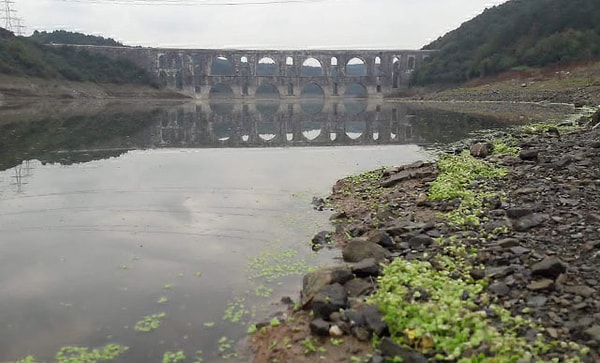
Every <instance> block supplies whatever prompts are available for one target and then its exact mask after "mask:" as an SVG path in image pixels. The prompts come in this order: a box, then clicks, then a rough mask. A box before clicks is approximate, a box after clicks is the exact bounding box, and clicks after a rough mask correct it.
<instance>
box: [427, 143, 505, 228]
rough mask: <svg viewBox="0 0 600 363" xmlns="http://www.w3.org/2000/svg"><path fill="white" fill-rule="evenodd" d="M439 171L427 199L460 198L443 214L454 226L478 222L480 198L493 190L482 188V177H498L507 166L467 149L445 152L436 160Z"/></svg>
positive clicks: (444, 199)
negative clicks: (449, 210) (452, 152)
mask: <svg viewBox="0 0 600 363" xmlns="http://www.w3.org/2000/svg"><path fill="white" fill-rule="evenodd" d="M438 169H439V175H438V177H437V178H436V180H434V181H433V182H432V183H431V186H430V188H429V195H428V197H429V199H430V200H433V201H452V200H454V199H458V200H460V205H459V206H458V207H457V208H455V209H454V210H452V211H451V212H448V213H446V214H445V217H446V218H447V220H448V222H449V223H450V224H451V225H454V226H460V227H467V226H472V227H473V226H479V224H480V223H481V216H482V214H483V202H484V200H485V199H486V198H493V197H494V196H496V193H494V192H491V191H486V190H485V185H486V181H487V180H490V179H496V178H501V177H503V176H505V175H506V174H507V172H508V171H507V169H505V168H500V167H497V166H495V165H493V164H491V163H489V162H486V161H484V160H480V159H476V158H474V157H472V156H471V155H469V153H468V152H467V151H465V152H463V153H462V154H460V155H447V156H445V157H443V158H442V159H440V160H439V161H438Z"/></svg>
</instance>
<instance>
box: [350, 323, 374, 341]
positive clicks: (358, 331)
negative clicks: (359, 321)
mask: <svg viewBox="0 0 600 363" xmlns="http://www.w3.org/2000/svg"><path fill="white" fill-rule="evenodd" d="M351 332H352V335H354V336H355V337H356V339H358V340H360V341H361V342H368V341H369V340H371V334H369V332H368V331H367V329H365V328H363V327H360V326H355V327H353V328H352V329H351Z"/></svg>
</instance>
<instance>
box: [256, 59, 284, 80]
mask: <svg viewBox="0 0 600 363" xmlns="http://www.w3.org/2000/svg"><path fill="white" fill-rule="evenodd" d="M256 75H257V76H261V77H264V76H267V77H275V76H278V75H279V64H277V62H276V61H275V60H274V59H273V58H271V57H269V56H265V57H262V58H261V59H259V60H258V63H257V64H256Z"/></svg>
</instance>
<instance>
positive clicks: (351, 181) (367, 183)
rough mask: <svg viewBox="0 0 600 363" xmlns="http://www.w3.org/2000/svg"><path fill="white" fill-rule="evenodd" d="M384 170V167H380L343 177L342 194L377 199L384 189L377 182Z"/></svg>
mask: <svg viewBox="0 0 600 363" xmlns="http://www.w3.org/2000/svg"><path fill="white" fill-rule="evenodd" d="M384 171H385V168H381V169H376V170H373V171H367V172H364V173H361V174H357V175H351V176H348V177H346V178H344V189H343V190H342V194H343V195H345V196H352V195H356V196H359V197H361V198H363V199H377V198H378V197H379V196H381V194H382V193H383V191H384V189H383V188H382V187H380V186H379V183H378V181H379V180H380V179H381V177H382V175H383V172H384Z"/></svg>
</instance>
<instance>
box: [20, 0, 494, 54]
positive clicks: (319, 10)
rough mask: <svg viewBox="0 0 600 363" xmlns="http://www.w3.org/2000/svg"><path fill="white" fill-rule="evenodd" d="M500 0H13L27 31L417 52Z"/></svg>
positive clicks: (185, 44)
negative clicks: (66, 31) (61, 31)
mask: <svg viewBox="0 0 600 363" xmlns="http://www.w3.org/2000/svg"><path fill="white" fill-rule="evenodd" d="M505 1H506V0H14V3H13V4H12V7H13V8H14V9H15V10H16V11H17V13H16V15H17V16H18V17H19V18H21V19H22V24H23V25H24V26H25V28H24V34H25V35H29V34H31V32H33V30H36V29H37V30H47V31H51V30H56V29H66V30H71V31H78V32H82V33H86V34H94V35H102V36H106V37H112V38H114V39H115V40H118V41H121V42H123V43H125V44H127V45H142V46H150V47H181V48H276V49H305V48H371V49H374V48H383V49H418V48H421V47H422V46H423V45H425V44H427V43H429V42H430V41H432V40H435V39H437V38H438V37H439V36H442V35H444V34H445V33H446V32H448V31H450V30H452V29H454V28H456V27H458V26H459V25H460V24H461V23H463V22H465V21H467V20H469V19H471V18H473V17H475V16H476V15H478V14H480V13H481V12H482V11H483V10H484V9H485V8H486V7H491V6H494V5H497V4H500V3H503V2H505Z"/></svg>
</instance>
